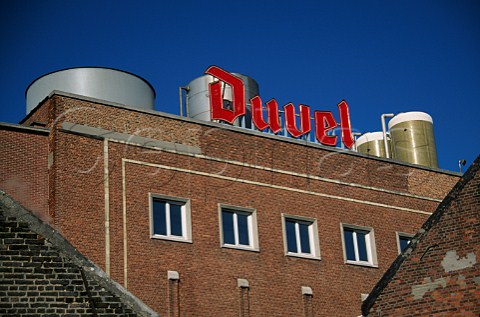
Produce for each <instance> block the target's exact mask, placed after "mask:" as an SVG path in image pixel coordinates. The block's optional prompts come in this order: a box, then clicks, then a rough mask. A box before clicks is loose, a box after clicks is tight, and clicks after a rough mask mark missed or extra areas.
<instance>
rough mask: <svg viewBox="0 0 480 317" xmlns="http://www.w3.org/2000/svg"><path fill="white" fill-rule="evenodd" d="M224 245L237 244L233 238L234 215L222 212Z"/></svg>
mask: <svg viewBox="0 0 480 317" xmlns="http://www.w3.org/2000/svg"><path fill="white" fill-rule="evenodd" d="M222 229H223V243H227V244H235V238H234V236H233V213H232V212H229V211H222Z"/></svg>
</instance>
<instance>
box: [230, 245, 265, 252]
mask: <svg viewBox="0 0 480 317" xmlns="http://www.w3.org/2000/svg"><path fill="white" fill-rule="evenodd" d="M222 248H226V249H235V250H243V251H253V252H260V250H259V249H258V248H254V247H249V246H242V245H233V244H222Z"/></svg>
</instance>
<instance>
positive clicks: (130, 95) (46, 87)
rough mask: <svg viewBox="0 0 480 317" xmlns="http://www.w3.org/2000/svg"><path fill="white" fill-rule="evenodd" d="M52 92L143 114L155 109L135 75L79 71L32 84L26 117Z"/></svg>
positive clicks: (146, 85) (143, 83)
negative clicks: (56, 91)
mask: <svg viewBox="0 0 480 317" xmlns="http://www.w3.org/2000/svg"><path fill="white" fill-rule="evenodd" d="M54 90H59V91H63V92H67V93H73V94H77V95H82V96H86V97H91V98H96V99H101V100H105V101H112V102H116V103H119V104H123V105H127V106H130V107H134V108H138V109H142V110H153V109H154V105H155V90H154V89H153V87H152V85H150V84H149V83H148V82H147V81H146V80H145V79H143V78H141V77H139V76H137V75H134V74H131V73H128V72H124V71H121V70H117V69H112V68H102V67H78V68H69V69H63V70H59V71H56V72H52V73H49V74H47V75H44V76H42V77H40V78H38V79H36V80H35V81H33V82H32V83H31V84H30V86H28V88H27V90H26V92H25V97H26V100H27V114H28V113H29V112H30V111H31V110H32V109H33V108H35V107H36V106H37V105H38V104H39V103H40V102H41V101H42V100H43V99H45V97H47V96H48V95H49V94H50V93H51V92H52V91H54Z"/></svg>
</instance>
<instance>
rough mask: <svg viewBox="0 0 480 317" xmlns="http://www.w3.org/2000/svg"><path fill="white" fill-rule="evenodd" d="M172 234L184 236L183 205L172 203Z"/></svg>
mask: <svg viewBox="0 0 480 317" xmlns="http://www.w3.org/2000/svg"><path fill="white" fill-rule="evenodd" d="M170 227H171V228H170V234H171V235H172V236H179V237H181V236H183V234H182V206H181V205H177V204H170Z"/></svg>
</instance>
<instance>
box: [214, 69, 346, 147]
mask: <svg viewBox="0 0 480 317" xmlns="http://www.w3.org/2000/svg"><path fill="white" fill-rule="evenodd" d="M205 74H208V75H212V76H213V77H215V78H218V80H219V81H216V82H213V83H211V84H210V86H209V91H210V113H211V119H212V120H223V121H225V122H228V123H230V124H233V122H234V121H235V120H236V119H237V118H239V117H240V116H244V115H245V114H246V100H245V99H246V97H245V86H244V84H243V81H242V80H241V79H240V78H238V77H237V76H235V75H233V74H231V73H229V72H227V71H225V70H223V69H221V68H220V67H217V66H210V67H209V68H208V69H207V70H206V71H205ZM220 81H221V82H223V83H225V84H227V85H229V86H230V87H231V89H232V103H231V107H229V109H226V108H225V107H224V103H223V98H222V84H221V83H220ZM250 104H251V114H252V122H253V124H254V125H255V127H256V128H257V129H258V130H260V131H263V130H265V129H267V128H270V130H271V131H272V132H273V133H275V134H276V133H278V132H280V131H281V130H282V125H281V122H280V117H279V110H278V103H277V101H276V100H275V99H271V100H269V101H267V102H266V103H265V105H266V110H267V120H266V121H265V119H264V116H263V109H262V99H261V98H260V96H255V97H253V98H251V99H250ZM230 108H231V109H230ZM283 111H284V120H285V127H286V129H287V131H288V133H290V135H291V136H293V137H295V138H298V137H300V136H302V135H305V134H307V133H309V132H310V131H311V130H312V125H311V121H310V113H311V111H310V107H309V106H306V105H299V111H300V127H297V123H296V120H295V117H296V111H295V107H294V105H293V104H292V103H288V104H286V105H285V106H283ZM338 111H339V113H340V123H337V121H335V118H334V117H333V114H332V113H331V112H330V111H314V116H313V118H314V129H315V137H316V138H317V140H318V142H320V143H321V144H324V145H328V146H335V145H336V144H337V136H334V135H328V134H327V132H328V131H330V130H333V129H335V128H336V127H338V126H340V130H341V132H342V141H343V144H344V145H345V146H346V147H347V148H351V147H352V145H353V143H354V141H353V136H352V128H351V125H350V114H349V110H348V104H347V102H346V101H345V100H342V101H341V102H340V103H339V104H338Z"/></svg>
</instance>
